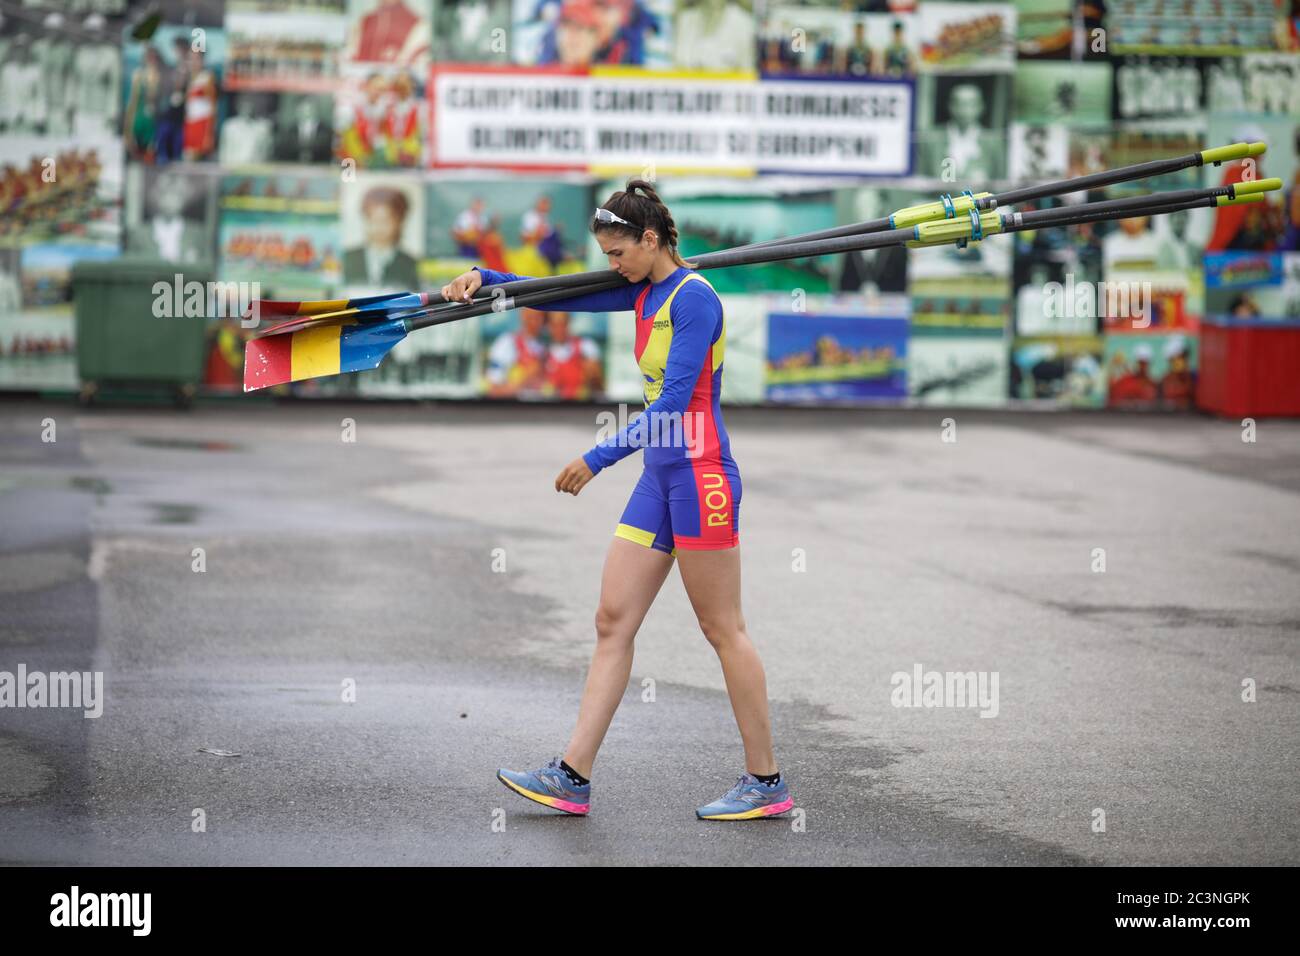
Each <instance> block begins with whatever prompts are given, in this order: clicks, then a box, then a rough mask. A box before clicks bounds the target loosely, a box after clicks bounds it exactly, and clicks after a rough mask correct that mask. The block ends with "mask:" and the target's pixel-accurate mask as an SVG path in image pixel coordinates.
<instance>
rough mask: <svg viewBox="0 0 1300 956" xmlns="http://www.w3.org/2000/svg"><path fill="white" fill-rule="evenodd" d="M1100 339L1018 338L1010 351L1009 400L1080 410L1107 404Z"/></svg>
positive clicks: (1096, 337) (1067, 337)
mask: <svg viewBox="0 0 1300 956" xmlns="http://www.w3.org/2000/svg"><path fill="white" fill-rule="evenodd" d="M1102 359H1103V345H1102V338H1101V336H1099V335H1080V336H1044V337H1034V338H1018V339H1016V340H1015V341H1014V343H1013V344H1012V348H1011V367H1010V375H1011V378H1010V387H1011V397H1012V398H1013V399H1021V400H1025V401H1040V402H1052V403H1055V404H1060V405H1067V406H1070V407H1079V408H1099V407H1101V406H1102V405H1104V404H1105V403H1106V376H1105V375H1104V374H1103V373H1102Z"/></svg>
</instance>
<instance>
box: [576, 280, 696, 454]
mask: <svg viewBox="0 0 1300 956" xmlns="http://www.w3.org/2000/svg"><path fill="white" fill-rule="evenodd" d="M692 287H695V288H692ZM672 322H673V341H672V344H671V345H670V346H668V359H667V361H666V362H665V363H664V384H663V388H662V389H661V390H660V392H659V397H658V398H656V399H655V400H654V401H653V402H651V403H650V405H649V406H648V407H647V408H646V409H645V411H643V412H641V414H639V415H637V416H636V417H635V418H633V419H632V420H631V421H629V422H628V423H627V427H626V428H624V429H623V430H622V431H620V432H619V433H618V434H617V435H615V436H614V437H612V438H607V439H605V440H604V441H603V442H600V443H599V444H598V445H596V446H595V447H594V448H592V449H591V451H589V452H587V453H586V454H585V455H583V456H582V460H583V461H585V462H586V463H587V467H588V468H590V469H591V473H592V474H593V475H596V474H598V473H599V472H600V470H601V469H602V468H607V467H609V466H610V465H612V464H614V463H615V462H618V461H621V460H622V459H624V458H626V457H627V456H628V455H630V454H632V452H634V451H636V450H637V449H638V448H641V447H643V445H644V444H645V443H646V439H645V438H643V437H640V436H638V434H637V430H638V428H643V429H646V431H644V432H642V433H641V434H642V435H649V436H656V435H661V434H663V435H670V434H676V435H682V434H683V433H684V429H682V428H681V427H680V426H678V427H676V428H667V427H665V428H662V429H661V427H660V423H661V418H660V416H664V415H672V414H674V413H676V414H678V415H683V414H685V412H686V408H687V406H688V405H689V404H690V401H691V393H692V392H693V391H694V390H695V383H696V382H697V381H699V378H700V372H701V371H703V369H704V362H705V359H706V358H708V356H709V349H710V347H711V346H712V345H713V343H714V342H716V341H717V338H718V335H719V334H720V332H721V331H722V303H721V302H719V301H718V297H717V295H716V294H715V293H714V292H713V291H712V290H710V289H708V288H705V287H703V284H702V283H695V282H692V283H689V284H688V286H687V287H686V288H683V289H679V290H678V291H677V295H676V296H675V297H674V298H673V305H672ZM709 371H710V373H711V372H712V371H713V370H712V369H710V370H709ZM643 420H644V424H640V423H641V422H642V421H643Z"/></svg>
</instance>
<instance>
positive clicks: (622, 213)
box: [591, 179, 695, 269]
mask: <svg viewBox="0 0 1300 956" xmlns="http://www.w3.org/2000/svg"><path fill="white" fill-rule="evenodd" d="M602 208H603V209H608V210H609V211H610V212H612V213H613V214H614V215H616V216H618V217H619V218H620V219H626V220H627V221H628V222H634V223H637V224H639V225H641V226H642V227H643V228H644V229H653V230H654V231H655V234H656V235H657V236H658V237H659V242H660V244H661V245H664V246H666V247H667V249H668V254H669V255H670V256H672V259H673V262H675V263H677V264H678V265H679V266H686V267H687V268H688V269H694V268H695V264H694V263H691V262H687V261H686V260H685V259H683V258H682V256H681V253H680V252H678V251H677V225H676V224H675V223H674V222H673V214H672V213H671V212H669V211H668V207H667V206H665V205H664V202H663V200H662V199H660V198H659V194H658V193H656V192H655V188H654V186H652V185H650V183H648V182H646V181H645V180H644V179H629V180H628V182H627V188H626V189H623V190H620V191H618V192H616V193H614V194H613V195H612V196H610V197H609V199H607V200H606V201H605V205H604V206H603V207H602ZM591 228H592V231H593V232H604V231H605V230H616V231H617V232H619V233H621V234H623V235H625V236H629V237H630V238H632V239H634V240H636V241H638V242H639V241H640V240H641V234H642V230H638V229H636V228H630V227H628V226H625V225H623V224H622V223H618V222H596V223H593V224H592V227H591Z"/></svg>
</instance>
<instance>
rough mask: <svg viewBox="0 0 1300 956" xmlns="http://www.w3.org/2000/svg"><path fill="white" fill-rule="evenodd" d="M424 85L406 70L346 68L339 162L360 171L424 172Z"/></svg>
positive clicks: (338, 116) (338, 118) (338, 122)
mask: <svg viewBox="0 0 1300 956" xmlns="http://www.w3.org/2000/svg"><path fill="white" fill-rule="evenodd" d="M423 90H424V84H423V83H422V82H421V81H420V77H419V74H418V72H417V71H415V70H411V69H404V68H401V67H388V68H385V67H369V66H367V67H356V66H351V67H347V68H345V70H344V80H343V85H342V88H341V89H340V90H339V94H338V99H337V104H336V112H335V115H334V124H335V127H336V128H337V130H338V139H337V145H336V147H335V155H336V158H337V159H338V160H339V161H340V162H343V161H345V160H352V161H353V162H354V163H355V165H356V168H358V169H396V168H408V169H413V168H419V166H420V161H421V157H422V156H423V145H422V144H423V140H424V116H425V111H426V109H427V104H426V103H425V101H424V93H423Z"/></svg>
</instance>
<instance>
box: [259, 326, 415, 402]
mask: <svg viewBox="0 0 1300 956" xmlns="http://www.w3.org/2000/svg"><path fill="white" fill-rule="evenodd" d="M404 338H406V326H405V324H403V322H402V320H401V319H390V320H388V321H385V322H377V323H372V324H367V325H358V324H355V323H349V322H346V321H345V322H332V323H329V324H326V325H319V326H314V327H312V328H308V329H301V330H299V331H297V332H292V333H290V334H288V335H275V336H270V337H267V338H260V339H250V340H249V341H248V342H247V343H246V344H245V345H244V391H245V392H254V391H257V390H258V389H262V388H270V387H271V386H272V385H284V384H286V383H288V382H300V381H302V380H304V379H309V378H323V377H325V376H328V375H341V374H343V373H344V372H359V371H362V370H363V369H368V368H377V367H378V366H379V363H380V362H382V361H383V360H384V356H385V355H387V354H388V352H389V350H391V349H392V347H393V346H394V345H396V344H397V343H398V342H400V341H402V339H404Z"/></svg>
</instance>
